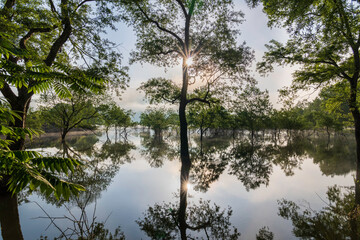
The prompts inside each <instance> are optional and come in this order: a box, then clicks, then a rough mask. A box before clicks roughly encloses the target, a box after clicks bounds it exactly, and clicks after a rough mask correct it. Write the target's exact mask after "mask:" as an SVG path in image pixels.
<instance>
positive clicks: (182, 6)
mask: <svg viewBox="0 0 360 240" xmlns="http://www.w3.org/2000/svg"><path fill="white" fill-rule="evenodd" d="M176 2H177V3H178V4H179V5H180V7H181V9H182V11H183V13H184V16H185V18H187V17H188V13H187V12H186V9H185V6H184V3H183V2H182V1H181V0H176Z"/></svg>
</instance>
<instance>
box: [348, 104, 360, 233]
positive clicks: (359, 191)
mask: <svg viewBox="0 0 360 240" xmlns="http://www.w3.org/2000/svg"><path fill="white" fill-rule="evenodd" d="M352 114H353V117H354V124H355V139H356V178H355V204H354V209H353V216H351V218H350V219H351V220H350V225H351V231H352V236H351V240H355V239H359V238H358V235H359V234H358V224H357V219H358V218H359V216H358V211H359V210H360V114H359V110H358V109H356V110H354V111H352Z"/></svg>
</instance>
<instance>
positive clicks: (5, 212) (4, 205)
mask: <svg viewBox="0 0 360 240" xmlns="http://www.w3.org/2000/svg"><path fill="white" fill-rule="evenodd" d="M8 179H9V177H8V176H6V177H5V176H4V179H3V181H1V182H0V225H1V235H2V238H3V240H23V239H24V238H23V235H22V232H21V226H20V219H19V211H18V202H17V195H16V194H14V195H12V193H11V192H9V191H8V187H7V185H6V183H7V182H8Z"/></svg>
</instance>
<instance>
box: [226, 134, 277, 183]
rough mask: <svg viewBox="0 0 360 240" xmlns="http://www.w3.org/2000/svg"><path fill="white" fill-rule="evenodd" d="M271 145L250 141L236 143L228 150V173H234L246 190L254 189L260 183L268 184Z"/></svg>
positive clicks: (270, 171) (270, 166)
mask: <svg viewBox="0 0 360 240" xmlns="http://www.w3.org/2000/svg"><path fill="white" fill-rule="evenodd" d="M272 154H273V148H272V146H268V145H264V144H261V142H259V143H253V142H251V141H242V142H239V143H238V144H236V145H235V146H234V147H233V148H232V149H231V150H230V152H229V155H230V158H231V160H230V165H229V167H230V168H229V174H231V175H235V176H236V177H237V178H238V179H239V180H240V181H241V182H242V183H243V184H244V186H245V188H246V190H249V189H255V188H257V187H259V186H260V185H262V184H265V185H266V186H267V185H268V184H269V178H270V174H271V173H272V162H271V155H272Z"/></svg>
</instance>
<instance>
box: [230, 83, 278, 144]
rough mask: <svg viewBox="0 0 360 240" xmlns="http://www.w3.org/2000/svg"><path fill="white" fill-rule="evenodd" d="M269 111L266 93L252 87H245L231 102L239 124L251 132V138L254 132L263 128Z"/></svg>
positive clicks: (270, 107)
mask: <svg viewBox="0 0 360 240" xmlns="http://www.w3.org/2000/svg"><path fill="white" fill-rule="evenodd" d="M271 109H272V106H271V103H270V98H269V93H268V91H261V90H260V89H259V88H257V87H256V86H254V85H247V86H246V87H245V89H244V90H243V92H242V93H241V94H239V95H238V96H237V98H236V99H235V100H234V102H233V110H234V112H235V114H236V115H237V117H238V120H239V122H240V123H239V124H240V125H242V127H244V128H246V129H249V130H250V131H251V138H254V133H255V131H258V130H260V129H264V128H265V126H266V122H267V120H268V116H269V114H270V112H271Z"/></svg>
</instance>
